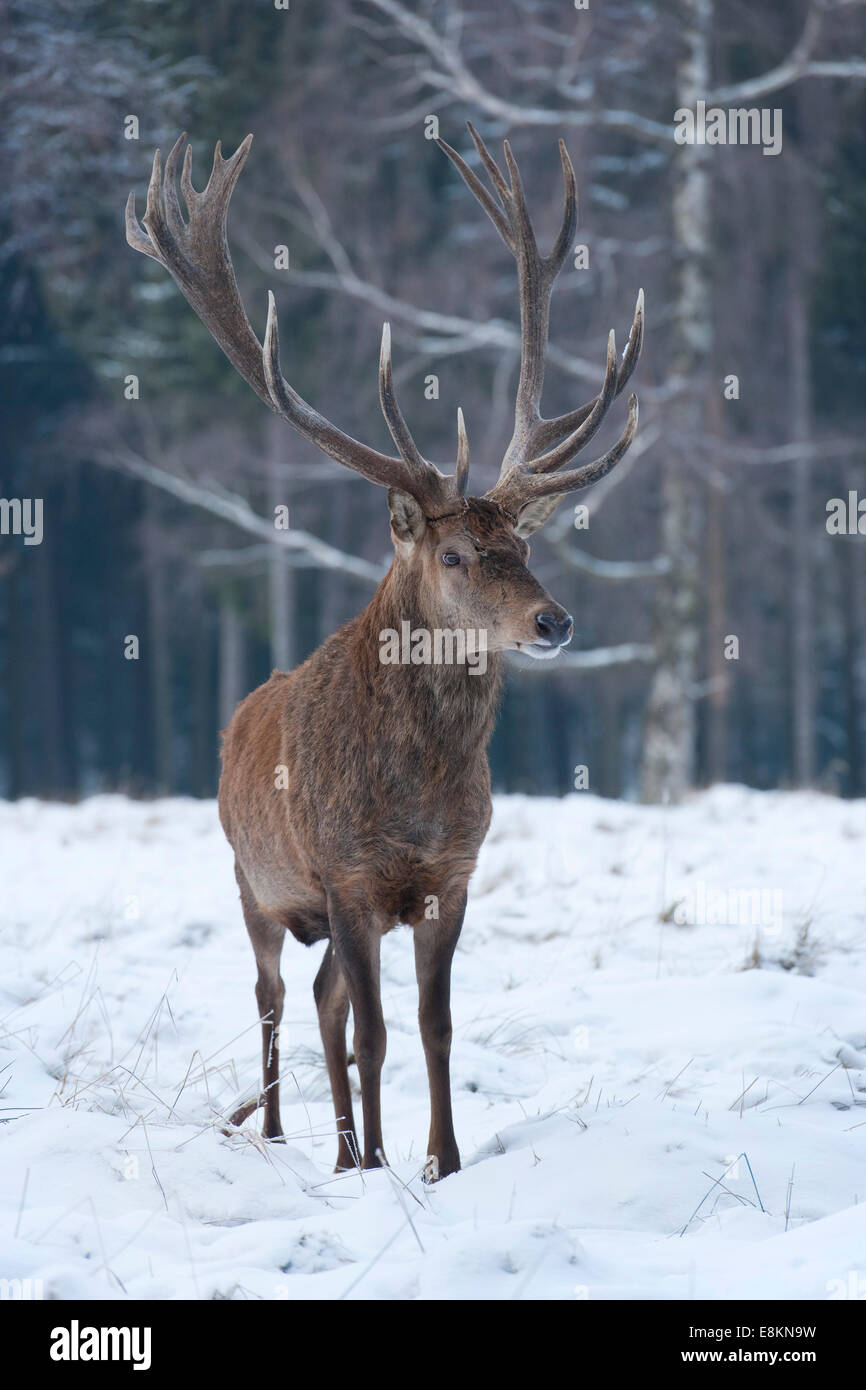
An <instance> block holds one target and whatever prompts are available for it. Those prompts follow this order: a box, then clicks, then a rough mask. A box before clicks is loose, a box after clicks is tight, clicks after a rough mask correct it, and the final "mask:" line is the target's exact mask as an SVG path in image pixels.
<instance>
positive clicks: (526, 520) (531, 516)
mask: <svg viewBox="0 0 866 1390" xmlns="http://www.w3.org/2000/svg"><path fill="white" fill-rule="evenodd" d="M563 495H564V494H563V493H560V494H559V496H558V497H539V498H538V499H537V500H536V501H535V502H530V503H529V505H528V506H527V507H524V508H523V510H522V512H521V513H520V516H519V517H518V518H517V525H516V526H515V528H514V530H515V533H516V534H517V535H518V536H520V538H521V539H522V540H526V537H527V536H531V535H532V534H533V532H534V531H537V530H538V528H539V527H540V526H543V525H544V523H545V522H546V521H549V520H550V518H551V517H552V515H553V513H554V512H555V511H556V509H557V507H558V506H559V504H560V502H561V501H562V498H563Z"/></svg>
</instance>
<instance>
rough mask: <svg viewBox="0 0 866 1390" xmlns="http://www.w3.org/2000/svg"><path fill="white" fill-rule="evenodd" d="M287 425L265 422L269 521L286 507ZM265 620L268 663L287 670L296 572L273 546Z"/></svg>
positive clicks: (271, 419) (276, 420) (285, 555)
mask: <svg viewBox="0 0 866 1390" xmlns="http://www.w3.org/2000/svg"><path fill="white" fill-rule="evenodd" d="M285 439H286V427H285V425H284V423H283V421H282V420H280V419H279V418H278V417H277V416H276V415H271V416H270V417H269V419H268V424H267V444H266V448H267V458H268V503H269V510H270V517H271V520H273V518H274V508H275V507H279V506H288V497H287V495H286V485H285V477H284V475H282V476H281V470H280V464H281V463H282V461H283V449H284V447H285ZM268 620H269V626H270V642H271V665H272V666H274V667H276V669H277V670H278V671H289V670H291V668H292V666H293V665H294V662H295V642H294V627H295V571H294V569H293V568H292V565H291V562H290V559H289V555H288V552H287V551H285V550H284V549H283V548H282V546H279V545H272V546H271V550H270V555H269V557H268Z"/></svg>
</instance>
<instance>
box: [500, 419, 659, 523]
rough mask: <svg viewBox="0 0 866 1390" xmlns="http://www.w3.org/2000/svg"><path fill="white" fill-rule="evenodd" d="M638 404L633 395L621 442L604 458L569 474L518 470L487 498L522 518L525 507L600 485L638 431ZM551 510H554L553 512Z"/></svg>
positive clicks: (570, 471)
mask: <svg viewBox="0 0 866 1390" xmlns="http://www.w3.org/2000/svg"><path fill="white" fill-rule="evenodd" d="M637 422H638V403H637V396H635V395H634V394H632V395H631V396H629V400H628V420H627V422H626V427H625V429H624V430H623V432H622V434H621V435H620V437H619V439H618V440H617V441H616V443H615V444H614V445H613V447H612V448H610V449H608V451H607V453H606V454H602V456H601V458H597V459H594V460H593V462H592V463H585V464H583V465H582V466H581V467H580V468H573V469H571V470H569V471H568V472H565V473H546V474H537V473H533V474H528V475H527V474H526V473H522V472H521V471H520V470H518V469H514V470H513V471H512V473H511V474H510V475H509V476H508V477H507V478H504V479H502V480H501V481H500V482H499V483H497V484H496V487H495V488H493V489H492V491H491V492H489V493H488V494H487V495H488V497H490V498H491V499H492V500H493V501H495V502H497V503H498V504H499V506H500V507H502V509H503V510H504V511H506V512H507V513H509V514H510V515H512V516H514V517H519V516H520V513H521V511H522V510H523V508H524V507H527V506H529V505H530V504H531V503H533V502H537V501H539V500H540V499H541V498H545V497H549V498H554V497H555V498H559V497H561V496H563V495H564V494H565V493H567V492H578V491H579V490H580V489H581V488H584V487H589V485H590V484H591V483H597V482H598V481H599V479H601V478H603V477H604V476H605V474H606V473H609V472H610V470H611V469H612V468H614V467H615V466H616V464H618V463H619V461H620V459H621V458H622V456H623V454H624V453H625V452H626V450H627V449H628V448H629V446H630V444H631V442H632V440H633V439H634V436H635V431H636V430H637ZM551 510H553V509H552V508H551Z"/></svg>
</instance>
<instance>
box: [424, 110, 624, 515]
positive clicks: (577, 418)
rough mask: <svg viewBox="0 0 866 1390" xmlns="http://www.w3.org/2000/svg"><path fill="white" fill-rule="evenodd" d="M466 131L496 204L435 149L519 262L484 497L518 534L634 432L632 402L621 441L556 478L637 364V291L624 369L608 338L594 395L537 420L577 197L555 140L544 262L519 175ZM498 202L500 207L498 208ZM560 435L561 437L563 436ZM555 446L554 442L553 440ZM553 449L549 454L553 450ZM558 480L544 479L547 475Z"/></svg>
mask: <svg viewBox="0 0 866 1390" xmlns="http://www.w3.org/2000/svg"><path fill="white" fill-rule="evenodd" d="M469 132H470V134H471V136H472V139H473V141H474V143H475V148H476V150H477V151H478V154H479V157H480V158H481V161H482V163H483V164H484V167H485V169H486V170H487V173H488V175H489V178H490V182H491V184H492V186H493V189H494V191H495V193H496V198H494V197H493V196H492V195H491V193H490V192H489V191H488V189H487V188H486V187H485V186H484V184H483V183H482V182H481V180H480V179H479V178H478V176H477V175H476V174H475V173H474V172H473V171H472V169H470V168H469V166H468V164H467V163H466V162H465V160H463V159H462V158H461V156H460V155H459V154H458V153H457V151H456V150H453V149H452V148H451V146H450V145H447V144H446V143H445V141H444V140H439V141H438V144H439V146H440V148H441V149H442V150H444V152H445V154H447V156H448V158H449V159H450V160H451V161H452V163H453V164H455V165H456V167H457V169H458V170H459V172H460V174H461V175H462V177H463V179H464V181H465V183H466V184H467V186H468V187H469V189H470V191H471V192H472V193H473V194H474V195H475V197H476V198H477V199H478V201H479V203H480V204H481V206H482V207H483V208H484V211H485V212H486V213H487V215H488V217H489V218H490V220H491V222H492V223H493V225H494V226H495V228H496V230H497V231H498V232H499V235H500V236H501V237H502V240H503V241H504V242H505V245H506V246H507V247H508V249H509V250H510V251H511V252H512V254H513V256H514V258H515V260H516V261H517V277H518V282H519V286H520V332H521V353H520V381H519V384H518V388H517V403H516V407H515V412H514V433H513V435H512V437H511V442H510V444H509V445H508V448H507V450H506V451H505V457H504V459H503V461H502V469H501V471H500V475H499V481H498V482H497V484H496V486H495V487H494V488H492V489H491V491H490V492H489V493H488V494H487V495H488V497H490V498H492V499H493V500H494V501H496V502H497V503H498V504H499V505H500V506H501V507H502V508H503V509H504V510H505V511H507V512H509V513H510V514H512V515H514V516H515V517H517V516H519V515H520V513H521V512H522V511H524V509H527V508H529V512H528V513H527V512H526V511H524V516H523V517H522V518H521V528H520V529H521V531H522V532H523V534H527V533H528V532H529V530H535V529H536V528H537V527H538V526H540V525H541V524H542V523H543V522H544V521H545V520H546V519H547V517H548V516H549V515H550V513H551V512H552V511H553V509H554V507H555V506H556V504H557V502H558V501H559V499H560V497H561V496H562V495H563V494H564V493H567V492H574V491H575V490H576V489H577V488H581V487H585V486H587V484H589V483H593V482H595V481H596V480H597V479H598V478H601V477H603V476H604V474H605V473H607V472H608V471H609V470H610V469H611V468H613V466H614V464H616V463H617V462H618V461H619V459H621V458H622V456H623V454H624V453H625V451H626V449H627V448H628V446H629V444H630V443H631V441H632V439H633V438H634V432H635V429H636V427H637V399H636V397H634V396H632V397H631V399H630V400H629V419H628V424H627V426H626V429H625V431H624V433H623V435H622V437H621V438H620V439H619V440H618V441H617V443H616V444H615V445H614V447H613V448H612V449H610V450H609V451H608V452H607V453H606V454H605V455H604V456H603V457H602V458H600V459H597V460H596V461H595V462H594V463H590V464H585V465H584V466H583V467H581V468H576V469H571V470H568V471H566V472H563V473H558V472H556V470H557V469H560V468H562V466H563V465H564V464H566V463H570V462H571V460H572V459H573V458H574V457H575V456H576V455H577V453H578V452H579V451H580V450H581V449H583V448H584V447H585V446H586V445H587V444H588V443H589V441H590V440H591V439H592V437H593V435H594V434H595V433H596V431H597V430H598V428H599V426H600V425H601V423H602V420H603V419H604V417H605V415H606V414H607V411H608V408H609V407H610V405H611V403H612V402H613V401H614V400H615V398H616V397H617V396H618V395H619V393H620V391H622V389H623V387H624V386H625V385H626V382H627V381H628V379H629V377H630V376H631V374H632V372H633V371H634V368H635V366H636V364H637V360H638V357H639V355H640V349H641V343H642V341H643V326H644V309H643V291H642V290H641V292H640V293H639V294H638V297H637V305H636V307H635V313H634V320H633V322H632V326H631V332H630V334H629V339H628V343H627V345H626V349H625V352H624V354H623V358H622V362H621V363H620V364H619V365H617V359H616V346H615V342H614V335H613V332H611V334H610V337H609V338H608V345H607V367H606V371H605V377H604V384H603V386H602V389H601V391H600V392H599V394H598V395H597V396H596V397H594V399H593V400H591V401H589V402H588V403H587V404H586V405H582V406H580V407H579V408H578V409H577V410H572V411H570V412H569V413H568V414H566V415H559V416H557V417H556V418H555V419H549V420H546V419H545V418H544V417H543V416H542V414H541V392H542V387H543V384H544V358H545V351H546V348H547V337H548V328H549V322H550V293H551V290H552V288H553V282H554V280H555V279H556V276H557V275H558V274H559V271H560V270H561V268H562V265H563V262H564V261H565V258H566V256H567V255H568V251H569V247H570V245H571V240H572V238H573V236H574V232H575V229H576V227H577V191H576V186H575V178H574V169H573V168H572V164H571V160H570V159H569V157H568V151H567V150H566V148H565V145H564V144H563V142H562V141H561V140H560V142H559V157H560V160H561V161H562V174H563V180H564V182H565V208H564V210H563V215H562V223H561V225H560V229H559V234H558V236H557V238H556V242H555V243H554V246H553V250H552V251H551V252H550V254H549V255H548V256H542V255H541V253H540V252H539V250H538V245H537V243H536V240H535V233H534V231H533V229H532V223H531V221H530V218H529V213H528V211H527V208H526V199H525V197H524V193H523V185H522V182H521V179H520V171H519V170H518V168H517V163H516V161H515V159H514V156H513V154H512V152H511V147H510V145H509V143H508V141H507V140H506V141H505V142H504V150H505V163H506V167H507V169H508V179H506V178H505V175H504V174H503V173H502V170H501V169H500V168H499V166H498V165H497V164H496V161H495V160H494V159H493V157H492V155H491V154H490V152H489V150H488V149H487V147H486V145H485V144H484V141H483V140H482V139H481V136H480V135H479V134H478V132H477V131H476V130H475V129H474V127H473V126H472V125H471V124H470V125H469ZM497 199H498V201H497ZM563 435H564V436H565V438H563V437H562V436H563ZM557 440H559V441H560V442H559V443H557V442H556V441H557ZM552 446H553V447H552ZM554 473H555V474H556V476H550V475H552V474H554Z"/></svg>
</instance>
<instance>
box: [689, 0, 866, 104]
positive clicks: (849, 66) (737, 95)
mask: <svg viewBox="0 0 866 1390" xmlns="http://www.w3.org/2000/svg"><path fill="white" fill-rule="evenodd" d="M822 18H823V16H822V12H821V7H820V6H819V5H815V4H813V5H812V6H811V8H810V10H809V13H808V14H807V16H806V23H805V25H804V27H803V32H802V34H801V35H800V37H799V39H798V40H797V42H796V43H795V44H794V47H793V48H792V49H791V52H790V53H789V55H788V57H787V58H786V59H785V60H784V62H782V63H779V64H778V66H777V67H775V68H770V70H769V72H765V73H761V75H760V76H758V77H750V78H747V80H746V81H745V82H734V83H732V84H731V85H730V86H728V87H719V89H718V91H715V92H713V93H712V94H711V96H710V97H709V99H708V101H709V103H710V104H713V105H716V104H718V103H720V102H731V101H751V100H753V99H754V98H755V97H762V96H767V94H768V93H769V92H777V91H779V90H780V89H781V88H782V87H788V86H790V85H791V83H792V82H797V81H799V79H800V78H802V77H855V78H861V79H862V78H866V60H864V59H863V58H847V59H845V60H843V61H838V62H833V61H829V62H826V61H825V62H821V61H818V60H814V59H813V58H812V53H813V52H814V49H815V46H816V45H817V43H818V39H819V37H820V34H821V23H822Z"/></svg>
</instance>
